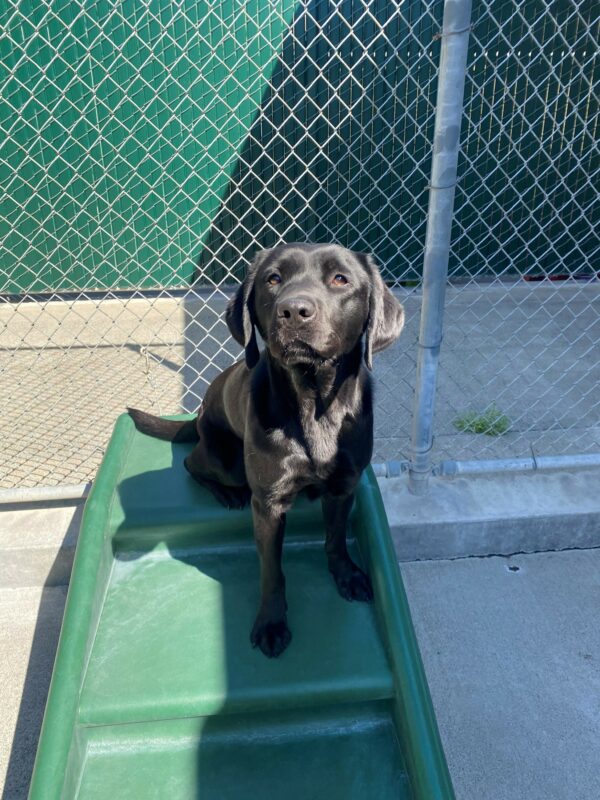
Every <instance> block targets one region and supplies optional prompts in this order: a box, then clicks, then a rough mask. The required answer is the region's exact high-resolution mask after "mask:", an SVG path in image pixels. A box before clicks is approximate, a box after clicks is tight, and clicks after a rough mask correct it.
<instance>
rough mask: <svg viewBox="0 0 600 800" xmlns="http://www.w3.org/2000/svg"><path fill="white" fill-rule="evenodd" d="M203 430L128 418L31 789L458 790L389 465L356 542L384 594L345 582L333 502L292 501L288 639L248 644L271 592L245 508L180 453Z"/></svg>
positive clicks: (66, 793) (93, 513) (82, 565)
mask: <svg viewBox="0 0 600 800" xmlns="http://www.w3.org/2000/svg"><path fill="white" fill-rule="evenodd" d="M188 448H189V446H188V445H183V444H170V443H166V442H161V441H158V440H156V439H151V438H148V437H146V436H143V435H142V434H140V433H138V432H137V431H136V430H135V428H134V426H133V423H132V421H131V420H130V419H129V417H128V416H122V417H121V418H120V419H119V420H118V422H117V425H116V428H115V431H114V434H113V437H112V439H111V442H110V445H109V448H108V451H107V453H106V456H105V458H104V462H103V464H102V466H101V468H100V471H99V473H98V476H97V479H96V481H95V483H94V488H93V490H92V493H91V494H90V497H89V499H88V502H87V506H86V510H85V515H84V520H83V524H82V530H81V535H80V540H79V544H78V548H77V554H76V558H75V564H74V568H73V575H72V579H71V586H70V589H69V597H68V600H67V607H66V611H65V619H64V622H63V629H62V633H61V638H60V642H59V648H58V654H57V658H56V664H55V667H54V674H53V678H52V684H51V687H50V694H49V697H48V704H47V708H46V715H45V718H44V724H43V727H42V733H41V738H40V744H39V748H38V754H37V760H36V765H35V770H34V775H33V780H32V785H31V792H30V797H31V798H32V800H53V799H54V798H83V799H84V800H96V798H103V799H106V800H120V798H123V799H124V800H125V798H126V799H127V800H136V799H137V798H140V800H142V798H143V800H149V798H165V799H168V800H179V798H181V799H182V800H183V798H185V799H186V800H190V799H191V800H194V799H195V798H199V799H200V798H202V799H204V798H207V799H209V800H210V799H212V798H215V800H227V798H235V800H238V799H239V800H241V799H242V798H263V797H269V796H270V795H271V794H272V796H273V797H285V798H286V800H295V799H296V798H298V800H300V798H301V799H302V800H320V799H321V798H323V800H335V799H336V798H344V800H349V799H351V798H356V799H357V800H358V799H359V798H360V800H365V798H368V799H369V800H376V799H377V798H395V799H396V800H404V798H422V799H423V800H425V799H427V800H437V798H440V799H441V798H444V799H448V798H453V796H454V795H453V792H452V786H451V783H450V778H449V775H448V770H447V767H446V762H445V759H444V754H443V751H442V747H441V744H440V739H439V735H438V731H437V727H436V723H435V718H434V715H433V710H432V706H431V700H430V697H429V692H428V688H427V683H426V680H425V676H424V672H423V668H422V665H421V660H420V657H419V652H418V648H417V644H416V640H415V636H414V632H413V628H412V623H411V619H410V612H409V608H408V604H407V601H406V596H405V593H404V588H403V586H402V581H401V578H400V573H399V571H398V566H397V563H396V558H395V554H394V551H393V547H392V543H391V539H390V535H389V529H388V525H387V520H386V516H385V512H384V509H383V505H382V502H381V497H380V495H379V490H378V487H377V483H376V481H375V478H374V476H373V474H372V472H371V471H370V470H369V471H368V472H367V473H366V474H365V475H364V477H363V479H362V481H361V484H360V489H359V492H358V496H357V502H356V507H355V510H354V512H353V516H352V527H353V540H352V542H351V550H352V552H353V556H354V558H355V559H356V560H357V561H359V562H361V563H362V564H363V566H365V567H366V569H367V570H368V571H369V573H370V575H371V578H372V581H373V586H374V592H375V601H374V603H373V604H370V605H367V604H363V603H348V602H346V601H345V600H343V599H342V598H341V597H340V596H339V595H338V593H337V590H336V588H335V585H334V582H333V579H332V578H331V576H330V575H329V573H328V570H327V564H326V559H325V554H324V550H323V528H322V521H321V509H320V503H318V502H317V503H309V502H308V501H307V500H306V499H305V498H300V499H299V500H298V502H297V503H296V506H295V508H294V509H293V511H292V512H291V513H290V514H289V515H288V526H287V531H286V543H285V548H284V569H285V573H286V578H287V594H288V603H289V611H288V619H289V625H290V628H291V630H292V634H293V639H292V643H291V645H290V647H289V648H288V650H286V651H285V653H284V654H283V655H282V656H281V657H280V658H279V659H272V660H270V659H267V658H265V656H264V655H263V654H262V653H261V652H260V651H259V650H253V649H252V648H251V647H250V643H249V631H250V628H251V625H252V622H253V619H254V614H255V612H256V609H257V605H258V599H259V584H258V558H257V555H256V552H255V546H254V542H253V537H252V523H251V516H250V513H249V512H248V511H227V510H225V509H224V508H222V507H221V506H219V505H218V504H217V503H216V501H215V500H214V499H213V497H212V495H210V494H209V493H207V492H206V491H204V490H203V489H202V488H201V487H200V486H198V485H197V484H196V483H195V482H194V481H193V480H192V479H191V478H190V476H189V475H188V474H187V472H186V471H185V470H184V468H183V463H182V462H183V458H184V455H185V454H186V452H187V450H188Z"/></svg>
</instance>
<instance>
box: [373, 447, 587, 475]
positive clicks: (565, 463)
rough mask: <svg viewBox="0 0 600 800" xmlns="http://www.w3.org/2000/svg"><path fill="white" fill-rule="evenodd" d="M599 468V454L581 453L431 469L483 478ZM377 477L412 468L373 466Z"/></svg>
mask: <svg viewBox="0 0 600 800" xmlns="http://www.w3.org/2000/svg"><path fill="white" fill-rule="evenodd" d="M589 467H592V468H595V467H600V453H580V454H577V455H570V456H569V455H566V456H533V455H532V456H529V457H528V458H490V459H481V460H480V461H477V460H473V461H453V460H447V461H442V462H440V463H439V464H438V465H437V466H435V467H434V468H433V470H432V475H435V476H436V477H442V478H447V477H453V476H455V475H483V474H485V473H489V472H539V471H541V470H551V469H564V470H573V469H585V468H589ZM371 468H372V469H373V472H374V473H375V477H376V478H399V477H400V476H401V475H403V474H404V473H406V472H408V470H409V468H410V462H409V461H383V462H380V463H376V464H371Z"/></svg>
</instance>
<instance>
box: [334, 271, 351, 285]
mask: <svg viewBox="0 0 600 800" xmlns="http://www.w3.org/2000/svg"><path fill="white" fill-rule="evenodd" d="M347 283H348V278H347V277H346V276H345V275H342V274H341V273H340V272H338V274H337V275H334V276H333V279H332V281H331V285H332V286H345V285H346V284H347Z"/></svg>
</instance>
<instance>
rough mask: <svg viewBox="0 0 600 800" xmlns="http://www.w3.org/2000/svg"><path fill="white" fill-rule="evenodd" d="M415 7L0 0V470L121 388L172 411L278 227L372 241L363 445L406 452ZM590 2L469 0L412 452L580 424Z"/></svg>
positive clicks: (415, 144)
mask: <svg viewBox="0 0 600 800" xmlns="http://www.w3.org/2000/svg"><path fill="white" fill-rule="evenodd" d="M442 12H443V3H441V2H436V3H422V2H415V0H405V2H391V1H390V0H376V2H366V1H363V0H342V1H341V2H324V0H311V1H309V0H304V2H300V3H297V2H291V1H290V0H273V2H269V3H265V2H260V0H254V1H253V2H244V3H241V2H238V1H237V0H221V2H219V3H213V2H210V3H209V2H197V1H196V0H193V2H192V0H182V2H180V3H177V4H175V3H171V2H167V0H155V1H154V2H133V0H132V1H131V2H128V1H127V0H125V1H124V2H122V1H120V2H116V0H102V2H101V1H100V0H98V2H83V0H79V2H71V3H63V2H61V1H60V0H48V1H47V2H42V0H32V2H30V3H28V4H23V3H20V2H16V0H10V1H9V2H8V3H6V4H4V6H3V8H2V10H0V58H1V64H2V67H1V70H2V71H1V73H0V84H1V86H2V92H1V96H2V104H1V105H0V124H1V125H2V131H3V133H4V141H3V142H2V144H1V145H0V175H1V180H2V188H3V202H2V211H1V218H0V248H1V249H0V437H1V440H2V442H3V455H2V459H1V461H0V486H2V487H10V486H36V485H53V484H55V485H59V484H62V483H79V482H85V481H87V480H89V479H90V478H91V477H92V476H93V474H94V472H95V469H96V467H97V464H98V462H99V460H100V458H101V455H102V452H103V449H104V446H105V443H106V439H107V436H108V433H109V431H110V428H111V426H112V423H113V421H114V417H115V416H116V414H117V413H120V412H121V411H122V409H123V407H124V406H125V405H126V404H138V405H142V406H144V407H146V408H148V409H150V410H152V409H154V410H155V411H158V412H162V413H167V412H176V411H178V410H180V409H183V410H194V409H195V408H196V407H197V405H198V403H199V400H200V398H201V397H202V395H203V393H204V391H205V389H206V386H207V385H208V383H209V382H210V380H212V378H213V377H214V375H215V374H216V373H217V372H218V370H219V369H221V368H222V367H223V366H225V365H226V364H228V363H231V361H232V360H233V359H234V358H235V357H236V356H237V354H238V352H239V349H238V347H237V345H236V344H235V343H234V342H233V341H232V340H231V339H230V338H229V336H228V332H227V329H226V327H225V325H224V322H223V316H222V312H223V308H224V303H225V298H226V296H227V295H228V294H229V292H230V290H231V288H232V287H233V286H234V285H235V283H236V281H238V280H239V278H240V276H241V274H242V273H243V270H244V268H245V265H246V263H247V261H248V259H249V257H250V256H251V254H252V252H253V251H254V250H255V249H256V248H257V247H268V246H272V245H274V244H276V243H278V242H282V241H293V240H313V241H337V242H339V243H340V244H343V245H345V246H347V247H350V248H352V249H356V250H369V251H371V252H373V253H374V254H375V256H376V258H377V260H378V261H379V263H380V264H381V265H382V267H383V270H384V274H385V276H386V278H387V279H388V281H389V282H390V284H392V285H394V286H395V287H396V290H397V291H398V292H400V294H401V295H402V296H403V298H404V302H405V303H406V308H407V318H408V322H407V329H406V333H405V334H404V336H403V337H402V338H401V340H400V342H399V343H398V344H397V345H395V346H394V347H393V348H391V349H390V350H389V351H386V352H385V353H384V354H382V355H381V357H380V359H379V364H378V366H377V373H376V377H377V385H378V391H377V396H376V397H377V419H376V452H375V458H376V459H377V460H384V459H388V458H401V459H402V458H406V457H407V456H408V453H409V437H410V427H411V409H412V394H413V390H414V385H415V356H416V347H415V344H416V340H417V328H418V319H419V313H420V307H421V296H422V290H421V284H420V281H421V277H420V276H421V268H422V262H423V247H424V241H425V228H426V216H427V215H426V209H427V201H428V191H427V187H428V184H429V176H430V153H431V142H432V134H433V122H434V112H435V98H436V90H437V71H438V64H439V52H440V39H439V33H440V30H441V24H442ZM598 24H599V12H598V8H597V4H595V3H593V2H591V1H590V2H573V1H569V2H565V1H564V0H563V1H561V2H559V3H544V2H541V0H535V1H534V2H532V1H531V0H527V1H526V2H523V3H516V2H512V0H511V2H506V3H487V4H486V3H479V4H476V7H475V14H474V19H473V31H472V33H471V45H470V51H469V56H468V74H467V81H466V89H465V114H464V119H463V135H462V140H461V141H462V156H461V161H460V162H459V176H460V181H459V184H458V187H457V197H456V214H455V221H454V229H453V245H452V253H451V260H450V265H449V276H450V282H451V285H450V286H449V287H448V291H447V303H446V326H445V332H444V343H443V347H442V355H441V367H440V370H441V371H440V376H439V388H438V400H437V415H436V421H435V434H436V436H435V440H434V452H433V456H434V460H439V459H442V458H446V459H447V458H482V457H485V458H490V457H499V456H500V457H502V456H523V455H529V454H530V452H531V448H534V449H535V450H536V451H537V452H540V453H543V454H561V453H567V452H586V451H593V450H600V442H599V440H598V430H599V420H598V402H599V401H598V400H597V399H596V393H595V392H594V387H595V386H597V385H598V380H599V378H600V374H599V373H598V363H597V358H595V357H594V345H595V343H596V342H597V341H598V338H599V336H600V323H599V321H598V310H597V308H598V306H597V303H598V299H599V298H598V294H599V292H598V287H599V286H600V284H598V283H597V280H596V275H597V272H598V270H599V269H600V268H599V266H598V249H599V248H598V238H597V237H598V234H597V231H598V227H599V224H598V223H599V222H600V220H599V219H598V216H599V213H598V209H599V206H598V196H597V188H596V185H595V180H597V172H598V167H599V160H598V143H597V125H598V100H597V97H598V69H599V68H598V59H597V45H596V44H595V43H596V42H597V38H598ZM542 276H552V277H558V276H566V277H567V278H568V280H566V281H560V282H558V281H556V282H555V281H550V280H544V281H542V282H537V281H529V280H525V278H530V277H531V278H534V277H535V278H537V277H542ZM490 408H491V409H492V413H491V417H490V414H489V412H490ZM496 408H497V409H498V411H499V414H498V415H497V416H502V417H505V418H506V420H508V422H507V423H506V427H507V430H506V432H504V433H502V435H498V436H486V435H485V434H482V433H472V432H470V431H469V430H468V424H467V423H468V422H469V420H470V419H471V418H473V417H481V416H484V419H485V412H486V411H487V412H488V416H487V419H490V418H491V419H492V421H494V414H495V411H494V409H496ZM469 415H470V416H469ZM465 425H466V426H467V430H460V428H461V426H462V427H463V428H464V427H465Z"/></svg>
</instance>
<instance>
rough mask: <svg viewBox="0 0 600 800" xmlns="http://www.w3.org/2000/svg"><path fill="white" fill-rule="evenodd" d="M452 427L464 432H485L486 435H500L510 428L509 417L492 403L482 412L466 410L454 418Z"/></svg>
mask: <svg viewBox="0 0 600 800" xmlns="http://www.w3.org/2000/svg"><path fill="white" fill-rule="evenodd" d="M454 427H455V428H457V429H458V430H459V431H463V432H464V433H485V434H486V435H487V436H502V434H503V433H506V431H507V430H508V429H509V428H510V419H509V418H508V417H507V416H506V414H503V413H502V412H501V411H500V409H499V408H497V407H496V405H495V404H494V403H492V405H491V406H489V407H488V408H487V409H486V410H485V411H484V412H483V413H482V414H478V413H477V412H476V411H467V412H466V413H465V414H462V415H461V416H460V417H458V418H457V419H455V420H454Z"/></svg>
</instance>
